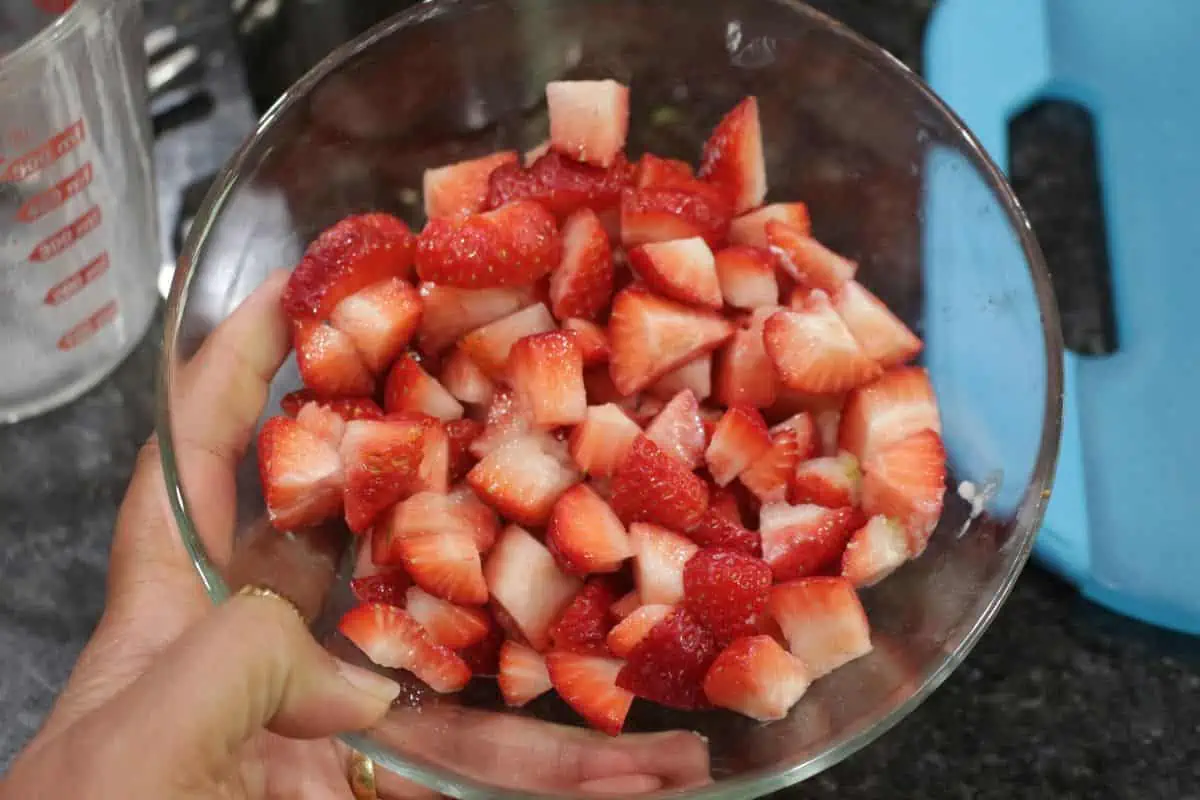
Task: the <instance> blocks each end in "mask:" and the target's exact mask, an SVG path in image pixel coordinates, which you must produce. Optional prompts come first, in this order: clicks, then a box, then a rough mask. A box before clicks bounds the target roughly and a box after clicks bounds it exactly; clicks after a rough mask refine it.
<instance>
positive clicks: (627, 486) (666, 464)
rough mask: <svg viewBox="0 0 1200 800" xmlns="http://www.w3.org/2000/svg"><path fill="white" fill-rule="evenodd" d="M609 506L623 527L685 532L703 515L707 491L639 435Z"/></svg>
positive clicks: (619, 470) (618, 475) (620, 468)
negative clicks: (634, 525) (657, 527)
mask: <svg viewBox="0 0 1200 800" xmlns="http://www.w3.org/2000/svg"><path fill="white" fill-rule="evenodd" d="M611 504H612V508H613V511H616V512H617V516H618V517H620V518H621V520H622V521H623V522H625V523H626V524H629V523H632V522H654V523H656V524H659V525H663V526H666V527H669V528H671V529H673V530H680V531H686V530H689V529H691V528H692V527H694V526H695V525H696V523H698V522H699V521H700V519H701V518H702V517H703V516H704V512H705V510H706V509H707V508H708V488H707V487H706V486H705V485H704V481H702V480H701V479H700V478H699V477H697V476H696V475H695V474H693V473H692V471H691V470H689V469H688V468H687V466H686V465H684V464H683V463H682V462H681V461H679V460H678V459H677V458H675V457H674V456H671V455H669V454H668V453H665V452H663V450H662V449H661V448H660V447H659V446H658V445H656V444H655V443H654V442H652V441H650V440H649V439H647V438H646V437H645V436H638V437H637V438H636V439H634V441H633V444H632V445H631V446H630V448H629V452H628V453H627V454H626V455H625V459H624V460H623V461H622V462H621V463H620V465H618V467H617V470H616V472H615V473H614V475H613V482H612V502H611ZM642 599H643V600H644V601H646V602H650V600H649V599H647V598H645V597H643V598H642Z"/></svg>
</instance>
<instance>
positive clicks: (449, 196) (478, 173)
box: [422, 150, 517, 219]
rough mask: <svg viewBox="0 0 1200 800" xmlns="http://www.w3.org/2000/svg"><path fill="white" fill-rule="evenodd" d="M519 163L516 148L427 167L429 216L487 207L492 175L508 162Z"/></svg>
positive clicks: (430, 217)
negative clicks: (442, 165) (489, 180)
mask: <svg viewBox="0 0 1200 800" xmlns="http://www.w3.org/2000/svg"><path fill="white" fill-rule="evenodd" d="M515 163H517V154H516V153H515V152H513V151H512V150H502V151H500V152H499V153H492V154H490V155H486V156H481V157H480V158H472V159H470V160H467V161H459V162H458V163H456V164H447V165H446V166H444V167H436V168H434V169H427V170H425V175H424V178H423V180H422V184H423V188H424V194H425V216H426V217H428V218H429V219H433V218H434V217H457V216H465V215H467V214H475V213H477V212H479V211H483V210H484V208H486V203H487V194H488V178H489V177H490V176H491V174H492V172H493V171H494V170H495V169H496V168H497V167H500V166H503V165H504V164H515Z"/></svg>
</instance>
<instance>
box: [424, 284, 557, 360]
mask: <svg viewBox="0 0 1200 800" xmlns="http://www.w3.org/2000/svg"><path fill="white" fill-rule="evenodd" d="M420 294H421V300H422V301H423V303H424V312H423V314H422V315H421V327H420V329H419V331H418V333H417V346H418V347H419V348H420V350H421V352H422V353H425V354H426V355H436V354H437V353H440V352H441V351H442V350H444V349H445V348H446V347H448V346H449V345H451V344H453V343H454V342H455V341H456V340H457V339H458V338H459V337H460V336H462V335H463V334H466V333H470V332H471V331H473V330H475V329H476V328H481V327H483V326H484V325H487V324H488V323H490V322H495V321H496V320H498V319H501V318H503V317H507V316H508V315H510V314H514V313H516V312H517V311H520V310H521V309H522V308H525V307H526V306H528V305H530V304H531V303H532V302H533V292H532V291H531V290H530V289H529V288H528V287H524V286H522V287H518V288H512V289H458V288H455V287H453V286H443V285H440V284H433V283H423V284H421V286H420Z"/></svg>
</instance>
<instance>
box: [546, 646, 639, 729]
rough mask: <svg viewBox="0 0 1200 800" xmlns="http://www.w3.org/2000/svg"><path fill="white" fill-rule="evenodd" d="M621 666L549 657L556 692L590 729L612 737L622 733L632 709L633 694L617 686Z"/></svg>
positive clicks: (601, 660)
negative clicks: (585, 721)
mask: <svg viewBox="0 0 1200 800" xmlns="http://www.w3.org/2000/svg"><path fill="white" fill-rule="evenodd" d="M621 665H622V662H620V661H617V660H615V659H611V658H601V657H599V656H583V655H579V654H578V653H551V654H550V655H548V656H546V669H547V671H548V672H549V673H550V682H551V683H552V684H553V685H554V691H556V692H558V695H559V697H561V698H562V699H563V701H564V702H565V703H566V704H567V705H569V706H570V707H571V708H573V709H574V710H575V712H576V713H577V714H579V716H581V717H583V718H584V719H585V720H587V722H588V724H589V725H591V726H592V727H593V728H595V729H596V730H599V731H603V732H604V733H607V734H608V735H609V736H616V735H617V734H619V733H620V732H621V728H622V727H623V726H624V725H625V717H626V715H627V714H629V707H630V706H631V705H633V693H632V692H629V691H626V690H625V689H622V688H620V687H619V686H617V674H618V673H619V672H620V671H621Z"/></svg>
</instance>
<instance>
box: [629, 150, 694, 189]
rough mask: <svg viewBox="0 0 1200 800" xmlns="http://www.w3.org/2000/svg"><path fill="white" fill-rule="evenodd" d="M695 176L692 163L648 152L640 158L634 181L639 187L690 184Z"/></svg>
mask: <svg viewBox="0 0 1200 800" xmlns="http://www.w3.org/2000/svg"><path fill="white" fill-rule="evenodd" d="M695 178H696V176H695V174H694V173H693V172H692V165H691V164H689V163H687V162H686V161H680V160H679V159H676V158H663V157H662V156H656V155H654V153H646V154H644V155H643V156H642V157H641V158H639V159H638V162H637V170H636V172H635V174H634V180H633V183H634V186H636V187H637V188H639V189H645V188H647V187H652V186H680V185H682V186H690V185H691V184H692V183H693V182H694V181H695Z"/></svg>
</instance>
